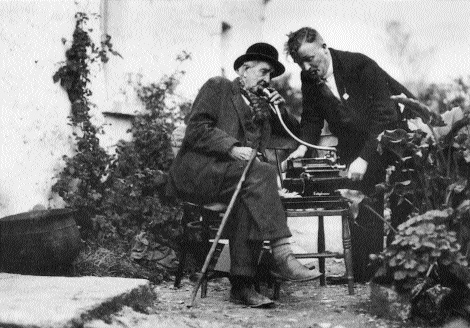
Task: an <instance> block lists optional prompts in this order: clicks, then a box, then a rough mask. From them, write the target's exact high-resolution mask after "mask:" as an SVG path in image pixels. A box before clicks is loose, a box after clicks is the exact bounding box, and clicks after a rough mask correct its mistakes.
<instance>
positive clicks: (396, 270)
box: [372, 209, 468, 290]
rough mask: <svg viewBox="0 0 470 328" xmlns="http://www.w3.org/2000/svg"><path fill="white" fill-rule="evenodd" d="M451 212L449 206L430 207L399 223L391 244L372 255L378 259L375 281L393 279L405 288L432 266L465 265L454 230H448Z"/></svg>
mask: <svg viewBox="0 0 470 328" xmlns="http://www.w3.org/2000/svg"><path fill="white" fill-rule="evenodd" d="M452 212H453V211H452V210H451V209H446V210H443V211H439V210H431V211H428V212H426V213H424V214H422V215H418V216H414V217H412V218H411V219H409V220H408V221H406V222H405V223H403V224H401V225H399V226H398V232H397V234H396V235H395V239H394V240H393V242H392V243H391V245H390V246H389V247H387V249H386V250H385V251H384V252H382V253H381V254H379V255H375V256H372V259H373V260H375V261H380V262H381V266H380V267H379V269H378V271H377V272H376V275H375V280H376V281H379V282H387V283H392V281H393V282H394V283H395V286H397V287H399V288H400V289H405V290H409V289H411V288H413V287H414V286H415V285H416V283H417V282H418V281H420V280H421V279H423V278H425V277H426V276H427V275H429V272H428V271H429V270H430V268H432V267H433V266H434V265H438V266H449V265H451V264H457V265H463V266H467V265H468V263H467V260H466V259H465V256H464V255H462V253H460V252H459V251H460V245H459V243H458V242H457V237H456V235H457V234H456V232H454V231H449V230H448V223H449V220H450V218H451V215H452Z"/></svg>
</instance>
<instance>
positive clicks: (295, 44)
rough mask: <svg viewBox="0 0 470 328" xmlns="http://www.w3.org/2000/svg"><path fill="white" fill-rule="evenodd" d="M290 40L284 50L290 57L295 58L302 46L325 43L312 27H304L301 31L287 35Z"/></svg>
mask: <svg viewBox="0 0 470 328" xmlns="http://www.w3.org/2000/svg"><path fill="white" fill-rule="evenodd" d="M287 37H288V40H287V42H286V44H285V46H284V50H285V51H286V53H287V54H288V55H290V56H293V55H295V54H296V53H297V51H298V50H299V48H300V46H301V45H302V44H304V43H305V42H308V43H313V42H320V43H323V39H322V37H321V35H320V33H318V32H317V30H315V29H313V28H311V27H302V28H301V29H299V30H297V31H295V32H290V33H289V34H287Z"/></svg>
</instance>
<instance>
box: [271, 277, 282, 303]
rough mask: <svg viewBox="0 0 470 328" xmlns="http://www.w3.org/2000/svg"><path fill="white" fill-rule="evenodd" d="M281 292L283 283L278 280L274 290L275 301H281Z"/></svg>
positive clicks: (275, 281)
mask: <svg viewBox="0 0 470 328" xmlns="http://www.w3.org/2000/svg"><path fill="white" fill-rule="evenodd" d="M280 292H281V281H280V280H278V279H275V280H274V288H273V300H274V301H277V300H278V299H279V296H280Z"/></svg>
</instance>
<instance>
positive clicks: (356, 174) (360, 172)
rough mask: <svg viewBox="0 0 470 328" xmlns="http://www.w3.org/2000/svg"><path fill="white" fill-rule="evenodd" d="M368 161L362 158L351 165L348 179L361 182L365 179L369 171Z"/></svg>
mask: <svg viewBox="0 0 470 328" xmlns="http://www.w3.org/2000/svg"><path fill="white" fill-rule="evenodd" d="M367 165H368V163H367V161H365V160H364V159H362V158H361V157H358V158H356V159H355V160H354V161H353V162H352V163H351V164H350V165H349V169H348V179H351V180H352V181H360V180H362V179H363V178H364V174H366V171H367Z"/></svg>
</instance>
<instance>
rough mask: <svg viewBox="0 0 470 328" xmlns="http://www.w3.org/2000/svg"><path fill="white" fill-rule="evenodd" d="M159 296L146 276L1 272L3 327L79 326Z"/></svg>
mask: <svg viewBox="0 0 470 328" xmlns="http://www.w3.org/2000/svg"><path fill="white" fill-rule="evenodd" d="M155 299H156V294H155V292H154V290H153V288H152V285H151V283H150V282H149V281H148V280H145V279H128V278H113V277H48V276H27V275H17V274H8V273H0V327H2V328H9V327H11V328H17V327H28V328H36V327H37V328H39V327H40V328H69V327H70V328H75V327H81V326H83V324H84V322H86V321H88V320H91V319H93V318H102V317H103V316H106V315H109V314H112V313H114V312H116V311H118V310H120V309H121V308H122V307H123V306H125V305H126V306H129V307H132V308H134V309H136V310H145V309H146V308H147V307H148V306H151V305H152V303H153V301H154V300H155Z"/></svg>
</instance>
